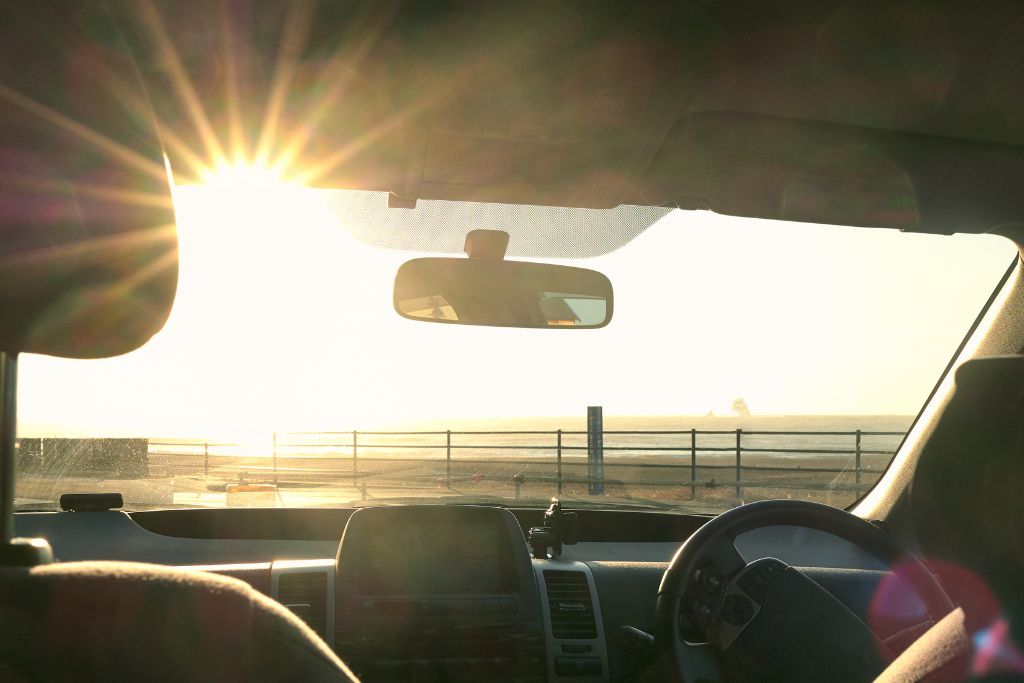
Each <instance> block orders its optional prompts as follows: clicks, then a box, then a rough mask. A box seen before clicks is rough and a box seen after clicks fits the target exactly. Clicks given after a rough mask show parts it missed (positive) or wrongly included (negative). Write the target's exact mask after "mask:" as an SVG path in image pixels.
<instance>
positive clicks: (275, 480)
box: [273, 432, 277, 486]
mask: <svg viewBox="0 0 1024 683" xmlns="http://www.w3.org/2000/svg"><path fill="white" fill-rule="evenodd" d="M273 455H274V486H277V432H274V453H273Z"/></svg>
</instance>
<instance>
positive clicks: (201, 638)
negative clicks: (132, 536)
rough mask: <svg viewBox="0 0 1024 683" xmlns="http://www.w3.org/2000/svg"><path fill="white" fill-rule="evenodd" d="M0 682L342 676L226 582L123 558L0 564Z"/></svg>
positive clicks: (297, 630) (253, 597) (305, 635)
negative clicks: (18, 565) (14, 565)
mask: <svg viewBox="0 0 1024 683" xmlns="http://www.w3.org/2000/svg"><path fill="white" fill-rule="evenodd" d="M0 680H3V681H36V680H39V681H76V682H77V681H103V682H104V683H109V682H111V681H143V680H145V681H223V682H231V681H293V680H294V681H353V680H356V679H355V676H354V675H353V674H352V673H351V672H350V671H349V670H348V669H347V668H346V667H345V665H344V664H342V662H341V661H340V660H339V659H338V658H337V656H335V655H334V653H333V652H332V651H331V650H330V648H329V647H328V646H327V645H326V644H325V643H324V642H323V641H322V640H321V639H320V638H319V637H318V636H317V635H316V634H315V633H314V632H313V631H312V630H311V629H310V628H309V627H308V626H306V624H304V623H303V622H302V621H301V620H300V619H298V617H296V616H295V615H294V614H292V613H291V612H290V611H288V610H287V609H285V608H284V607H283V606H281V605H279V604H278V603H276V602H274V601H273V600H271V599H270V598H268V597H266V596H264V595H262V594H261V593H259V592H257V591H256V590H254V589H253V588H251V587H250V586H249V585H248V584H245V583H243V582H242V581H239V580H237V579H232V578H228V577H223V576H217V575H214V574H209V573H206V572H201V571H186V570H176V569H171V568H166V567H159V566H155V565H146V564H135V563H127V562H73V563H65V564H52V565H46V566H41V567H34V568H31V569H22V568H4V569H0Z"/></svg>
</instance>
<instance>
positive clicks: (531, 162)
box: [115, 0, 1024, 233]
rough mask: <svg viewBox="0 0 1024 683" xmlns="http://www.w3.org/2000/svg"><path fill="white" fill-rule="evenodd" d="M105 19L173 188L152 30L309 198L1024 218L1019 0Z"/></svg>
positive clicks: (310, 7)
mask: <svg viewBox="0 0 1024 683" xmlns="http://www.w3.org/2000/svg"><path fill="white" fill-rule="evenodd" d="M115 5H121V6H122V9H121V11H120V15H119V16H120V18H121V20H122V21H123V22H124V23H125V25H126V26H128V28H129V30H128V34H129V35H131V36H134V38H133V39H132V40H133V44H134V46H135V52H136V54H137V56H138V59H139V61H140V66H141V70H142V72H143V73H144V74H145V76H146V78H147V79H148V81H149V83H150V91H151V93H153V96H154V104H155V107H156V109H157V111H158V114H159V117H160V119H161V121H162V122H163V124H164V126H165V128H166V129H167V130H170V131H173V133H174V136H175V137H176V139H175V140H174V141H173V142H169V144H168V148H169V150H168V151H169V152H170V155H171V159H172V162H173V163H175V171H176V173H177V174H178V175H179V176H180V177H183V178H185V179H188V176H189V174H190V173H191V171H192V170H193V169H192V168H190V163H189V161H188V159H187V154H186V153H185V151H188V152H192V153H199V154H203V153H204V152H205V151H206V150H207V148H208V147H209V145H208V144H206V143H208V140H205V141H204V135H205V133H204V132H203V130H202V128H203V126H199V125H198V124H197V123H196V121H195V116H194V112H190V110H189V108H188V106H187V103H186V102H184V101H183V98H182V95H181V88H180V86H178V85H176V84H175V77H174V72H175V69H174V68H172V67H171V66H169V63H168V53H167V50H166V49H165V48H161V47H160V40H158V39H157V32H158V31H157V28H159V26H162V28H163V32H164V34H165V35H166V36H169V42H170V44H171V46H172V47H173V48H174V54H175V55H176V56H177V58H178V60H179V62H180V64H181V71H182V72H183V73H184V74H186V75H187V76H188V78H189V81H190V83H191V86H190V87H191V88H192V89H193V90H194V92H195V95H196V96H197V99H198V100H199V101H200V102H203V103H205V104H206V105H207V110H208V111H207V114H208V118H209V128H211V129H212V130H214V131H221V132H223V135H221V137H222V138H226V131H227V130H229V129H230V127H231V124H232V121H231V120H230V119H231V116H232V115H231V107H229V106H227V104H226V97H227V96H226V94H225V93H229V92H232V91H234V92H236V93H240V94H238V97H239V98H240V104H241V106H242V109H243V110H246V111H248V115H247V116H244V117H242V119H243V120H242V121H241V122H239V121H237V120H236V121H234V124H236V125H241V126H242V128H243V130H242V131H241V132H242V137H243V138H244V139H247V140H250V141H256V140H260V139H263V138H265V135H264V134H265V133H266V131H265V126H264V125H263V124H264V122H265V121H266V118H267V117H266V116H264V115H263V114H266V113H267V111H268V103H269V102H272V101H276V102H278V103H279V104H280V111H278V113H277V114H276V118H275V121H277V122H278V124H279V130H276V131H274V136H276V138H277V143H279V144H278V145H277V147H276V148H275V149H274V150H273V151H272V152H271V153H270V155H269V156H270V158H275V157H279V156H280V155H281V154H283V153H286V156H287V157H288V160H290V161H291V168H290V169H288V170H290V171H293V172H295V173H297V174H298V175H299V176H300V177H302V179H303V180H305V181H307V182H308V183H309V184H311V185H313V186H317V187H328V188H346V189H359V190H375V191H384V192H391V193H394V194H395V195H397V196H400V197H402V198H404V199H405V200H406V201H407V202H408V201H411V200H415V199H436V200H459V201H477V202H491V203H511V204H528V205H540V206H567V207H585V208H611V207H614V206H618V205H620V204H643V205H651V206H676V205H679V206H683V207H686V208H698V207H710V208H712V209H714V210H715V211H718V212H721V213H725V214H734V215H742V216H753V217H759V218H782V219H786V220H797V221H813V222H820V223H826V224H838V225H854V226H862V225H863V226H873V227H896V228H901V229H908V230H916V231H923V232H937V233H948V232H955V231H963V232H983V231H987V230H989V229H991V228H993V227H994V226H997V225H1003V224H1007V223H1013V222H1014V221H1016V220H1019V217H1020V215H1021V214H1022V209H1024V207H1022V206H1021V205H1020V200H1019V198H1018V195H1019V192H1018V191H1017V188H1019V186H1020V184H1021V182H1022V181H1024V164H1022V163H1021V151H1022V149H1024V124H1022V123H1021V122H1022V121H1024V76H1021V75H1020V74H1019V73H1017V72H1018V71H1019V70H1015V69H1008V68H1006V64H1007V61H1008V60H1010V59H1012V58H1013V57H1014V55H1015V54H1016V52H1015V50H1016V48H1015V46H1016V45H1019V44H1024V21H1022V20H1021V19H1019V18H1018V17H1017V16H1016V15H1017V14H1018V12H1017V5H1016V3H1014V2H992V3H985V4H984V5H983V6H980V7H979V6H976V5H975V4H972V3H967V2H963V1H961V0H918V1H917V2H913V3H884V2H869V3H845V2H839V1H838V0H831V1H829V2H825V3H808V2H806V1H805V0H783V1H780V2H778V3H772V6H771V7H770V8H765V7H762V6H761V4H759V3H752V2H750V0H728V1H726V2H714V3H712V2H705V1H703V0H701V1H695V0H691V1H689V2H669V1H667V0H666V1H664V2H652V3H643V4H642V5H635V4H634V3H630V2H625V0H619V1H614V2H609V3H604V4H602V6H601V9H600V11H597V10H595V9H594V6H593V4H592V3H588V2H584V1H581V0H569V1H566V2H561V3H558V4H557V5H552V4H551V3H543V2H524V3H517V4H516V6H515V11H511V10H510V9H509V8H508V7H507V6H503V4H502V3H479V4H473V5H472V6H467V5H465V4H464V3H460V2H455V1H454V0H452V1H450V2H439V3H432V4H431V5H430V6H425V5H424V4H423V3H413V2H400V1H396V2H390V3H378V4H374V3H344V4H343V5H342V4H338V3H307V4H301V3H300V5H301V7H302V9H301V11H300V10H296V9H295V7H293V6H291V5H282V4H281V3H280V2H275V1H274V0H250V2H246V3H235V4H234V5H233V6H232V9H231V10H229V11H223V12H222V11H219V10H215V9H213V6H211V5H210V4H209V3H205V2H202V1H201V0H183V1H178V2H173V3H172V2H167V1H166V0H164V2H158V3H156V6H157V8H158V16H159V21H158V22H157V24H158V26H157V28H155V27H154V22H153V21H151V20H146V19H145V18H140V17H139V16H137V14H138V13H137V12H133V11H132V9H133V7H135V6H136V5H135V3H130V2H129V3H115ZM297 6H298V5H297ZM295 15H301V17H300V20H301V21H300V20H296V19H295V18H294V17H295ZM227 23H230V24H231V26H230V29H231V30H230V31H225V27H226V25H227ZM296 24H299V25H300V28H299V29H295V28H294V27H295V25H296ZM186 29H187V30H186ZM224 35H230V36H231V41H232V42H231V43H230V44H226V43H225V42H224V41H225V40H226V39H225V38H224ZM296 36H298V38H296ZM225 51H227V52H234V57H232V59H233V60H234V63H233V64H232V65H231V68H227V65H226V61H227V58H226V57H224V55H225V54H227V52H225ZM282 64H284V65H285V66H287V67H288V68H287V69H284V68H283V67H282ZM230 79H235V80H236V82H235V83H233V84H232V83H230V82H229V81H230ZM275 88H277V90H275ZM281 88H284V92H285V93H286V95H285V97H283V98H282V99H279V100H274V97H273V94H274V93H275V92H280V90H281ZM236 104H237V103H236ZM296 131H298V133H296ZM207 132H208V131H207ZM274 136H272V137H274ZM782 143H785V144H782ZM289 145H290V147H289ZM271 147H274V145H271ZM282 150H284V152H282ZM311 169H312V170H311Z"/></svg>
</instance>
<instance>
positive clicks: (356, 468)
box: [352, 429, 359, 481]
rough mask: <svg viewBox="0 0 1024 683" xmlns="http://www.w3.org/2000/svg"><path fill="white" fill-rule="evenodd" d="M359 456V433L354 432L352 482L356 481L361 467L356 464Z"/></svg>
mask: <svg viewBox="0 0 1024 683" xmlns="http://www.w3.org/2000/svg"><path fill="white" fill-rule="evenodd" d="M358 454H359V432H357V431H356V430H354V429H353V430H352V480H353V481H355V480H356V475H357V474H358V473H359V466H358V464H357V462H356V458H357V456H358Z"/></svg>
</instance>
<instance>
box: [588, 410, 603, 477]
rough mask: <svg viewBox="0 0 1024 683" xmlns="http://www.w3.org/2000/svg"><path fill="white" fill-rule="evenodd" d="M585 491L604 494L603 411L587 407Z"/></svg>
mask: <svg viewBox="0 0 1024 683" xmlns="http://www.w3.org/2000/svg"><path fill="white" fill-rule="evenodd" d="M587 480H588V487H587V493H589V494H590V495H592V496H603V495H604V411H603V410H602V408H601V406H588V407H587Z"/></svg>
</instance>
